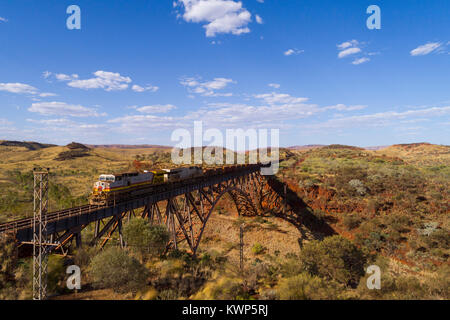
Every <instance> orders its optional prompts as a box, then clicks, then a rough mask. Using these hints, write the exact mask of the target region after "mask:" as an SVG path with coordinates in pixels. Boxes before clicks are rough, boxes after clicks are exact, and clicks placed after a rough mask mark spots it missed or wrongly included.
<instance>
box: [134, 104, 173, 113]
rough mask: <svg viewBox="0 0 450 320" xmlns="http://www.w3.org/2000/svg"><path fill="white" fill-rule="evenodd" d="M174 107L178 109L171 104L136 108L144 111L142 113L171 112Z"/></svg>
mask: <svg viewBox="0 0 450 320" xmlns="http://www.w3.org/2000/svg"><path fill="white" fill-rule="evenodd" d="M174 109H176V107H175V106H174V105H171V104H166V105H154V106H144V107H139V108H136V110H137V111H139V112H142V113H166V112H169V111H171V110H174Z"/></svg>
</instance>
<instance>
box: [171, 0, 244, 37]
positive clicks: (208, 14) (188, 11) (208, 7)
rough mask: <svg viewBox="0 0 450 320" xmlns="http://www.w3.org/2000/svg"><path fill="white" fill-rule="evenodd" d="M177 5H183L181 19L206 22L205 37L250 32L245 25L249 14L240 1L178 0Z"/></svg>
mask: <svg viewBox="0 0 450 320" xmlns="http://www.w3.org/2000/svg"><path fill="white" fill-rule="evenodd" d="M177 5H179V6H183V7H184V14H183V15H182V16H183V19H184V20H185V21H186V22H195V23H201V22H206V23H207V24H205V25H204V26H203V27H204V28H205V29H206V36H207V37H214V36H216V34H218V33H231V34H234V35H240V34H243V33H248V32H250V29H249V28H248V27H247V25H248V24H249V23H250V22H251V14H250V12H249V11H247V10H246V9H245V8H243V7H242V2H236V1H232V0H179V1H178V2H177Z"/></svg>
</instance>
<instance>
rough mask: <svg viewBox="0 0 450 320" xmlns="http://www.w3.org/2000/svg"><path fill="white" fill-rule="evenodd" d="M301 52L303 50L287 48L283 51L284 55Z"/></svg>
mask: <svg viewBox="0 0 450 320" xmlns="http://www.w3.org/2000/svg"><path fill="white" fill-rule="evenodd" d="M303 52H305V50H298V49H289V50H287V51H285V52H284V53H283V54H284V55H285V56H291V55H293V54H300V53H303Z"/></svg>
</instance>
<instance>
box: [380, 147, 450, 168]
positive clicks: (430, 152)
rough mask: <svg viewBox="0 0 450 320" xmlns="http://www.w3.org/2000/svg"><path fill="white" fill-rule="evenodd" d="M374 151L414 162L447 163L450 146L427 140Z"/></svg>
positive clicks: (449, 160) (449, 155) (428, 163)
mask: <svg viewBox="0 0 450 320" xmlns="http://www.w3.org/2000/svg"><path fill="white" fill-rule="evenodd" d="M376 152H377V153H381V154H384V155H387V156H390V157H398V158H401V159H404V160H406V161H407V162H409V163H414V164H422V165H448V163H450V146H445V145H438V144H431V143H427V142H421V143H408V144H394V145H392V146H389V147H387V148H385V149H382V150H378V151H376Z"/></svg>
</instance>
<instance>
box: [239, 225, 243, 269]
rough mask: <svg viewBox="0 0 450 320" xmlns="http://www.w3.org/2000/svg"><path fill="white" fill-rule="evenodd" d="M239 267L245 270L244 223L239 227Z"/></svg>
mask: <svg viewBox="0 0 450 320" xmlns="http://www.w3.org/2000/svg"><path fill="white" fill-rule="evenodd" d="M239 268H240V269H241V272H242V271H244V224H241V225H240V227H239Z"/></svg>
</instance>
